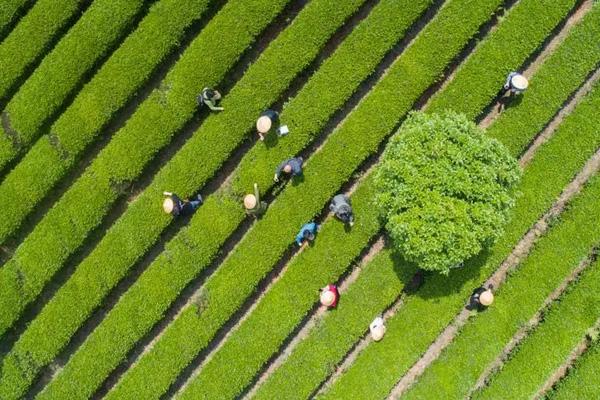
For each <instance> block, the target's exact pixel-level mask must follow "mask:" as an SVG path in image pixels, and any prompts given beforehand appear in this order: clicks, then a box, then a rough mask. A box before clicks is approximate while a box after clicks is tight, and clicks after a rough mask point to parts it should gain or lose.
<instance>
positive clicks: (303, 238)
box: [296, 222, 318, 246]
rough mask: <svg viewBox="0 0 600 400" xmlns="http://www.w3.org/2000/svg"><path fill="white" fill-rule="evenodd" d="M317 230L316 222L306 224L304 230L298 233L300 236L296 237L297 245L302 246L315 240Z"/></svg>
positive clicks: (301, 229)
mask: <svg viewBox="0 0 600 400" xmlns="http://www.w3.org/2000/svg"><path fill="white" fill-rule="evenodd" d="M317 228H318V226H317V224H316V223H314V222H309V223H308V224H304V225H303V226H302V228H300V232H298V234H297V235H296V244H297V245H298V246H302V245H303V244H305V243H309V242H312V241H313V240H315V234H316V233H317Z"/></svg>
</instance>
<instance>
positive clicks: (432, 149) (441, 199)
mask: <svg viewBox="0 0 600 400" xmlns="http://www.w3.org/2000/svg"><path fill="white" fill-rule="evenodd" d="M520 176H521V171H520V168H519V166H518V164H517V161H516V160H515V159H514V158H513V157H512V156H511V155H510V153H509V152H508V150H507V149H506V148H505V147H504V146H503V145H502V144H501V143H500V142H499V141H497V140H494V139H491V138H489V137H488V136H486V135H485V134H484V132H483V130H481V129H480V128H478V127H477V126H476V125H475V124H474V123H473V122H471V121H469V120H468V119H467V117H466V116H464V115H461V114H456V113H445V114H442V115H440V114H424V113H419V112H415V113H412V114H411V115H410V116H409V117H408V118H407V120H406V121H405V122H404V124H403V125H402V128H401V129H400V130H399V131H398V133H397V134H396V135H394V136H393V137H392V139H391V140H390V143H389V144H388V146H387V148H386V150H385V152H384V153H383V159H382V162H381V166H380V168H379V169H378V171H377V175H376V184H377V187H378V189H379V191H378V194H377V196H376V198H375V199H376V203H377V205H378V206H379V208H380V209H381V213H382V216H383V218H384V220H385V226H386V229H387V230H388V232H389V234H390V236H391V237H392V238H393V239H394V244H395V246H396V247H397V248H398V250H399V251H400V252H401V253H402V255H403V256H404V257H405V258H406V259H407V260H409V261H412V262H415V263H416V264H417V265H419V267H421V268H423V269H426V270H433V271H440V272H443V273H446V274H447V273H448V272H449V270H450V268H452V267H453V266H455V265H457V264H460V263H462V262H463V261H464V260H465V259H467V258H469V257H472V256H474V255H475V254H477V253H479V252H480V251H481V250H482V249H483V248H485V247H487V246H489V245H490V244H491V243H493V242H494V241H495V240H496V239H497V238H498V237H499V236H500V235H501V234H502V232H503V229H502V228H503V226H504V224H506V222H507V220H508V218H509V212H510V209H511V208H512V207H513V206H514V203H515V187H516V185H517V183H518V182H519V179H520Z"/></svg>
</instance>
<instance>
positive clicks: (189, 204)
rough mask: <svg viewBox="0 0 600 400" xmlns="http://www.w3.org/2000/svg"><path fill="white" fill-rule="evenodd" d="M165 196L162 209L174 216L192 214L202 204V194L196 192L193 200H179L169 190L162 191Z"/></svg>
mask: <svg viewBox="0 0 600 400" xmlns="http://www.w3.org/2000/svg"><path fill="white" fill-rule="evenodd" d="M163 194H164V195H165V196H167V198H166V199H165V200H164V201H163V210H164V211H165V212H166V213H167V214H171V215H172V216H174V217H177V216H179V215H181V216H186V215H192V214H193V213H194V211H196V210H197V209H198V207H200V205H201V204H202V196H200V194H198V195H197V196H196V198H195V199H194V200H181V199H180V198H179V196H177V195H176V194H173V193H171V192H163Z"/></svg>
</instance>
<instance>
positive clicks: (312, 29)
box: [42, 0, 362, 390]
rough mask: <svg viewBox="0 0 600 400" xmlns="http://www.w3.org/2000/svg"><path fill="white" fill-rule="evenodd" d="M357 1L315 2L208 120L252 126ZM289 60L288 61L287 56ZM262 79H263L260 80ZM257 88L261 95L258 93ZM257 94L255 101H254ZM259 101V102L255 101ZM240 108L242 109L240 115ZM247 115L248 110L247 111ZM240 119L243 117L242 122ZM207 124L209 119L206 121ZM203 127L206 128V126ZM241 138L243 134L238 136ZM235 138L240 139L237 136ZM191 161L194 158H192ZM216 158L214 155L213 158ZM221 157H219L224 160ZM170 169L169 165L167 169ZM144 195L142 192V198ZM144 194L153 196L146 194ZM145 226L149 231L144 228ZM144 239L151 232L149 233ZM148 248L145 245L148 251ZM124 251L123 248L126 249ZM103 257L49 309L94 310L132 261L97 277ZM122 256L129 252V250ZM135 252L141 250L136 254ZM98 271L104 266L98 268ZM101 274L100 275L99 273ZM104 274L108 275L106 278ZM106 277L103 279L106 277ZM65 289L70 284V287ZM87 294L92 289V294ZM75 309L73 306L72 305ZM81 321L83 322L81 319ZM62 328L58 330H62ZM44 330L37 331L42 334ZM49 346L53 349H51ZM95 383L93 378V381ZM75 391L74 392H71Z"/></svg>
mask: <svg viewBox="0 0 600 400" xmlns="http://www.w3.org/2000/svg"><path fill="white" fill-rule="evenodd" d="M361 3H362V0H361V1H348V2H345V3H344V4H343V6H340V4H339V3H338V2H335V1H322V2H316V3H314V4H311V5H309V6H308V7H306V8H305V9H304V10H303V11H302V12H301V13H300V15H299V16H298V17H297V18H296V19H295V20H294V22H293V23H292V25H291V26H290V28H289V29H286V30H285V31H284V32H283V33H282V34H281V36H280V37H279V38H277V40H276V42H274V44H273V45H272V46H271V47H269V49H267V50H266V51H265V52H264V53H263V55H262V56H261V58H260V59H259V61H257V62H256V63H255V64H254V65H253V66H252V67H251V68H250V70H249V71H248V72H247V73H246V75H245V76H244V77H243V78H242V80H241V81H240V83H239V84H238V85H236V87H235V88H234V89H233V90H232V91H231V92H230V93H229V95H228V96H227V98H226V99H225V100H224V101H223V106H224V107H225V109H226V110H231V111H230V112H227V111H226V112H224V113H221V114H218V116H215V117H214V118H218V119H219V120H220V121H221V123H225V127H227V126H229V127H231V126H230V125H231V124H233V123H235V120H236V119H237V118H239V117H240V115H241V116H243V117H244V118H245V119H248V118H249V119H250V120H251V121H252V122H254V118H255V117H256V115H257V114H258V113H259V112H260V110H261V109H262V108H260V109H256V110H253V109H252V108H253V107H255V108H256V106H255V105H253V103H254V102H259V103H260V102H264V103H265V104H266V105H263V107H265V106H268V104H270V103H271V102H274V101H275V100H276V99H277V97H278V96H280V95H281V93H282V92H283V91H284V90H285V88H286V87H287V86H288V85H289V83H290V82H291V81H292V80H293V79H294V77H295V76H296V75H297V74H298V73H300V72H301V71H302V70H303V69H304V68H305V67H306V66H308V65H309V64H310V63H311V62H312V60H313V59H314V57H316V56H317V55H318V53H319V51H320V49H321V48H323V46H325V45H326V43H327V42H328V38H329V37H330V36H331V35H332V34H333V33H334V32H335V31H336V30H337V29H338V28H339V27H340V26H341V25H342V24H343V23H344V21H345V20H346V19H347V18H348V17H350V16H351V15H352V14H353V13H354V12H356V11H357V10H358V8H359V7H360V6H361ZM291 54H293V56H291ZM273 76H276V77H277V78H278V79H277V84H274V82H272V81H271V79H272V77H273ZM265 78H268V79H265ZM261 86H262V87H263V89H264V90H261V89H260V88H261ZM257 92H258V93H261V95H257ZM261 97H262V99H261ZM234 103H237V104H238V107H236V106H235V105H234ZM244 107H245V109H244ZM248 109H250V110H248ZM244 114H247V115H245V116H244ZM211 120H213V118H210V119H209V120H208V121H211ZM228 120H231V121H230V122H231V123H230V124H227V121H228ZM208 121H207V123H208V124H209V126H210V122H208ZM243 133H245V130H244V131H243ZM196 134H197V135H198V134H205V132H203V131H202V129H201V130H200V132H196ZM240 136H243V134H242V135H240ZM217 139H218V140H223V138H222V137H220V138H217ZM196 157H197V156H196ZM215 157H217V154H215ZM226 157H227V156H226V155H225V156H224V158H226ZM189 163H190V161H188V163H187V165H189ZM169 165H170V164H169ZM196 166H197V167H198V168H197V169H195V172H197V173H201V172H202V169H201V166H200V165H198V164H197V165H196ZM147 193H148V192H147ZM150 193H153V192H152V191H150ZM140 199H141V198H138V201H136V205H137V206H140V205H141V206H143V208H138V210H140V211H142V212H143V215H144V216H147V215H148V209H150V210H152V211H155V210H156V211H158V216H157V217H158V219H160V220H164V221H165V223H163V226H164V225H166V222H168V221H170V217H168V216H165V215H164V213H162V211H161V210H160V207H158V208H157V207H156V201H157V199H156V194H154V193H153V197H152V198H151V199H150V200H151V201H150V202H149V203H146V204H145V205H144V203H143V202H142V203H140V201H139V200H140ZM150 215H154V213H152V212H150ZM128 216H129V217H131V216H134V217H135V216H139V214H136V213H131V214H128ZM121 222H123V223H124V224H123V225H121V228H123V227H125V231H126V232H127V231H129V230H130V229H131V228H134V229H135V230H138V231H139V227H140V225H139V221H138V222H137V223H133V224H129V223H130V222H132V221H131V220H129V219H124V220H121ZM150 225H151V226H152V225H155V224H153V223H152V222H150ZM123 232H124V230H123V229H121V230H117V231H114V232H112V233H113V234H115V235H119V234H123ZM144 233H145V234H147V233H149V232H148V231H142V232H141V233H140V232H137V233H136V234H137V235H143V234H144ZM150 233H154V232H152V230H150ZM158 233H160V231H159V232H157V233H156V235H155V236H154V237H153V238H151V240H155V239H156V236H158ZM114 238H115V237H114V236H112V238H110V239H109V241H107V242H106V243H109V244H112V243H114V242H113V241H112V239H114ZM134 243H136V244H138V243H139V241H138V240H135V241H134ZM149 245H151V243H150V244H148V246H149ZM126 247H127V246H126ZM136 249H140V247H139V246H138V247H136ZM104 250H107V252H104V251H101V252H95V253H93V254H92V256H91V257H90V258H91V260H92V261H91V262H87V260H86V262H84V265H82V267H84V268H83V269H82V268H79V271H78V274H77V275H76V276H75V277H73V278H74V280H73V283H72V284H71V285H69V284H68V285H67V287H66V291H63V292H61V294H62V295H63V296H62V298H59V300H57V301H58V303H56V304H54V305H55V306H58V307H59V308H61V307H64V308H65V309H70V308H72V306H73V300H74V299H73V297H75V298H78V293H75V292H82V291H85V292H87V293H90V291H91V292H92V293H95V294H96V296H88V297H87V298H86V299H88V300H86V304H87V305H88V307H84V308H85V310H84V311H82V312H81V314H84V313H85V312H91V311H92V310H93V308H94V307H95V306H97V305H98V304H100V303H101V301H102V297H103V296H104V295H106V293H107V292H108V290H109V289H110V288H109V287H108V279H111V280H112V282H113V283H112V285H113V286H114V285H115V284H116V283H117V282H118V278H117V276H119V277H122V276H123V275H124V274H125V273H126V269H119V266H120V265H121V264H122V263H123V262H126V263H129V265H131V264H133V262H134V261H135V260H131V259H130V258H125V260H123V259H121V261H120V262H117V263H116V265H115V264H111V271H106V270H102V271H98V270H97V269H96V267H95V265H96V261H98V260H94V257H106V256H107V255H109V254H110V256H111V257H112V256H114V255H115V248H114V246H112V245H111V246H109V248H104ZM128 250H132V249H131V248H130V249H128ZM140 250H141V249H140ZM142 254H143V251H142V252H141V253H139V254H137V255H136V258H137V257H139V256H141V255H142ZM116 256H118V257H122V256H123V254H120V253H119V252H117V254H116ZM104 261H106V260H100V262H104ZM103 265H104V264H103ZM100 272H101V273H100ZM107 272H108V274H107ZM107 275H108V276H109V277H107ZM82 277H85V278H84V279H83V282H86V284H85V285H84V286H86V289H84V288H83V287H82V285H81V284H80V283H78V282H80V278H82ZM70 283H71V282H70ZM92 288H93V289H92ZM78 305H79V303H78ZM56 310H57V308H54V310H52V311H56ZM59 315H60V313H57V314H55V315H53V318H54V320H53V321H52V322H54V323H58V319H59ZM62 317H64V315H62V316H60V318H62ZM82 317H83V316H82ZM84 319H85V318H84V317H83V318H76V320H75V321H74V323H73V324H70V326H69V327H67V328H65V329H63V332H62V333H63V335H65V336H64V337H62V335H61V338H60V340H59V341H58V342H59V343H60V342H61V341H62V343H61V345H62V344H63V343H64V342H65V341H66V340H68V337H69V335H70V334H72V333H73V331H74V330H76V328H77V324H78V323H82V322H83V321H84ZM62 328H63V327H61V329H62ZM43 330H44V329H43V328H42V331H43ZM53 345H55V344H53ZM109 372H110V369H109V370H108V371H107V372H106V373H107V374H108V373H109ZM94 378H96V375H94ZM80 389H81V388H80V387H78V388H77V390H80Z"/></svg>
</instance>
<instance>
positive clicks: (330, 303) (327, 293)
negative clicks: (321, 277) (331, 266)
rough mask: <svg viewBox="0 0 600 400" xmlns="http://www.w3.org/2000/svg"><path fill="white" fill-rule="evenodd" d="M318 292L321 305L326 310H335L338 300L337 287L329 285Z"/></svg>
mask: <svg viewBox="0 0 600 400" xmlns="http://www.w3.org/2000/svg"><path fill="white" fill-rule="evenodd" d="M319 290H320V292H321V295H320V296H319V300H320V301H321V304H322V305H324V306H325V307H327V308H335V306H337V302H338V300H339V298H340V293H339V292H338V289H337V286H335V285H332V284H329V285H327V286H325V287H324V288H322V289H319Z"/></svg>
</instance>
